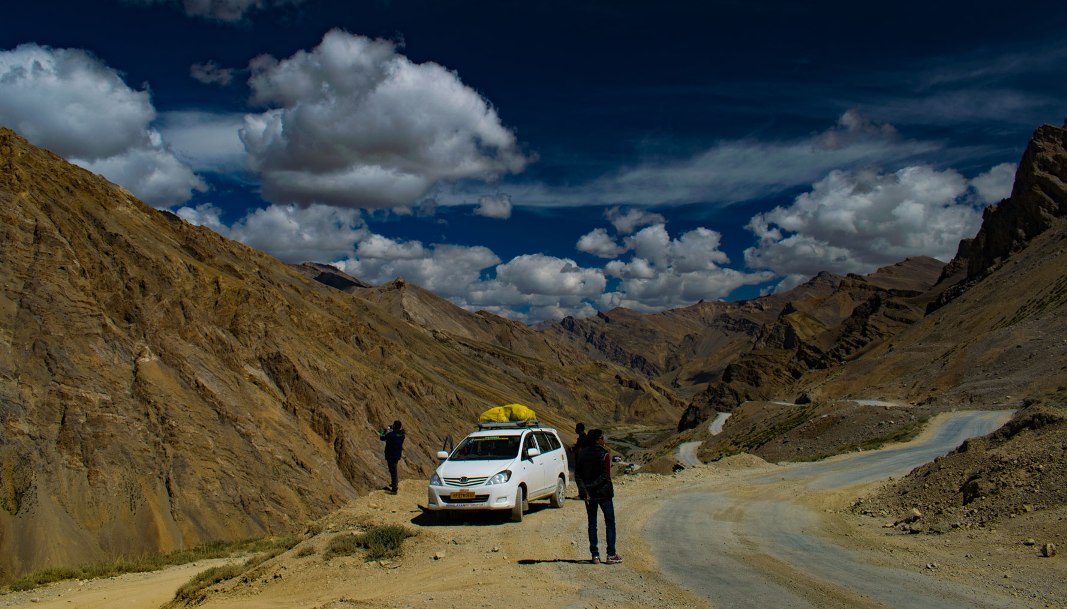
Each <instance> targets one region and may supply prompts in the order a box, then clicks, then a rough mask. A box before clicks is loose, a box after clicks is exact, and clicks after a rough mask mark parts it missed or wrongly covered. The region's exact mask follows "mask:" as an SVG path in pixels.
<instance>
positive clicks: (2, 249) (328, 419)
mask: <svg viewBox="0 0 1067 609" xmlns="http://www.w3.org/2000/svg"><path fill="white" fill-rule="evenodd" d="M304 271H305V273H308V272H310V274H312V275H313V276H317V275H319V274H321V273H322V272H327V274H328V275H329V278H328V279H329V280H330V281H331V282H332V285H333V286H334V287H329V286H327V285H323V284H321V283H318V282H316V281H313V280H312V278H309V277H308V276H306V275H305V274H303V273H301V272H298V271H297V270H295V269H293V268H292V267H290V266H288V265H285V264H282V263H280V262H279V261H277V260H275V259H274V258H271V257H269V256H267V255H265V254H262V253H260V252H257V251H255V250H253V249H251V248H248V247H245V246H243V245H241V244H239V243H235V242H232V241H228V240H226V239H223V238H222V237H220V236H219V235H217V234H215V233H213V232H211V231H209V230H207V229H205V228H200V227H195V226H192V225H189V224H187V223H185V222H184V221H182V220H180V219H179V218H177V217H176V216H174V215H173V214H168V213H166V212H160V211H158V210H154V209H152V208H150V207H147V206H145V205H144V204H142V203H141V202H139V201H137V200H136V199H135V198H134V197H132V196H131V195H130V194H129V193H127V192H126V191H124V190H122V189H120V188H118V187H116V186H114V185H113V184H110V183H108V182H107V181H106V180H104V179H102V178H100V177H98V176H95V175H93V174H91V173H89V172H87V171H85V170H83V169H81V168H78V167H75V166H73V165H70V164H68V163H67V162H65V161H64V160H62V159H61V158H59V157H57V156H55V155H53V154H51V153H49V152H47V151H43V150H40V149H38V148H35V147H33V146H31V145H29V144H28V143H27V142H26V141H25V140H23V139H21V138H19V137H18V136H16V135H15V134H14V133H12V132H11V131H9V130H2V129H0V582H2V581H6V580H10V579H12V578H14V577H15V576H17V575H18V574H21V573H24V572H26V571H29V570H33V569H37V568H42V567H45V566H50V565H72V564H82V563H87V562H90V561H96V560H104V559H109V558H114V557H116V556H120V555H136V554H140V553H143V552H154V551H160V550H171V549H176V548H179V547H187V546H191V545H194V544H198V543H203V542H207V541H213V540H218V539H230V540H232V539H238V538H245V537H250V536H256V535H262V534H266V533H275V532H283V531H286V530H289V529H292V528H295V527H298V526H301V525H302V524H303V523H304V522H305V521H306V520H307V519H310V518H313V517H317V516H319V515H321V514H322V513H324V512H326V511H328V510H330V509H332V508H334V507H336V506H339V505H341V504H343V503H345V502H346V501H347V500H349V499H350V498H352V497H354V496H356V495H357V494H358V493H361V492H363V491H365V490H366V489H369V488H377V487H380V486H381V484H382V483H383V482H384V481H385V480H386V475H387V474H386V472H385V466H384V463H383V461H382V456H381V452H382V447H381V443H380V441H379V440H378V437H377V433H376V429H377V428H379V427H380V426H381V425H382V424H383V423H384V422H386V421H392V420H394V419H398V418H399V419H401V420H403V422H404V425H405V427H406V428H407V429H408V443H407V445H406V446H405V449H406V450H405V461H404V462H403V464H402V465H401V470H402V475H403V476H404V477H413V478H417V477H428V476H429V474H430V472H431V471H432V468H433V467H434V465H435V463H436V461H435V459H434V457H433V454H434V453H435V452H436V451H437V450H438V449H439V448H440V443H441V441H442V438H443V437H444V436H445V435H448V434H451V435H453V436H454V437H455V436H458V435H461V434H463V433H466V432H467V431H469V429H470V427H471V424H472V421H474V420H476V416H477V414H478V413H479V412H481V411H482V410H484V409H485V408H486V407H489V406H493V405H497V404H500V403H507V402H521V403H526V404H528V405H530V406H532V407H534V408H535V409H536V410H537V411H538V413H539V414H540V415H541V416H542V417H544V418H546V419H548V420H550V421H552V422H555V423H557V424H561V425H562V424H565V423H568V422H570V421H573V420H575V419H576V418H578V417H581V418H582V419H583V420H586V421H595V420H606V419H609V418H615V417H619V418H621V419H628V418H630V417H642V418H646V419H647V420H660V421H663V422H666V421H673V420H676V418H677V416H678V413H679V412H680V407H679V406H678V401H677V399H671V396H670V391H669V390H667V389H665V388H663V387H652V386H649V385H648V383H645V382H643V381H644V380H643V379H641V380H642V383H643V384H642V383H638V384H637V388H636V389H635V388H634V387H633V386H631V384H629V383H622V382H620V381H619V379H623V380H626V381H630V380H632V379H634V378H635V375H634V374H633V373H632V372H630V371H628V370H625V369H623V368H621V367H619V366H616V365H612V364H609V363H604V362H594V361H592V360H590V359H589V358H588V357H587V356H585V355H583V354H582V353H581V352H580V351H578V350H576V349H573V348H569V347H566V346H562V345H553V344H551V343H549V342H547V341H546V339H545V337H544V336H542V335H540V334H539V333H537V332H535V331H533V330H531V329H529V328H526V327H525V326H522V325H521V324H515V323H514V322H509V321H507V320H503V319H501V318H496V317H494V316H486V315H474V314H470V313H466V312H464V311H462V310H460V309H458V308H457V307H454V306H453V305H451V304H450V303H447V302H446V301H443V300H441V299H431V298H429V297H428V296H426V295H425V294H420V293H418V292H417V291H415V290H413V289H411V288H410V286H407V287H406V286H399V287H397V286H389V287H385V288H382V289H374V288H369V287H362V286H361V285H360V284H359V283H358V280H354V279H352V280H351V281H350V280H348V279H345V278H344V277H342V276H340V275H338V274H335V273H333V272H332V271H330V270H329V269H325V268H314V267H312V268H306V269H304ZM344 289H352V290H354V291H355V292H358V293H359V295H360V296H357V295H353V294H349V293H346V292H345V291H342V290H344ZM438 326H439V327H438ZM620 404H621V405H622V406H620Z"/></svg>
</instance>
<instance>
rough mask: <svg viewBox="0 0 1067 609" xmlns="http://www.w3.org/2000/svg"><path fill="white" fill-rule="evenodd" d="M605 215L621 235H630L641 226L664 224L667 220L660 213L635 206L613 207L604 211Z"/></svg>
mask: <svg viewBox="0 0 1067 609" xmlns="http://www.w3.org/2000/svg"><path fill="white" fill-rule="evenodd" d="M604 216H605V217H606V218H607V219H608V222H611V225H612V226H614V227H615V230H616V231H618V232H619V234H620V235H628V234H630V233H632V232H634V231H635V230H637V228H638V227H641V226H648V225H649V224H663V223H664V222H666V220H665V219H664V218H663V216H662V215H660V214H657V213H654V212H650V211H646V210H643V209H637V208H634V207H631V208H628V209H623V208H621V207H612V208H610V209H608V211H606V212H605V213H604Z"/></svg>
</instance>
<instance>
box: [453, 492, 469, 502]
mask: <svg viewBox="0 0 1067 609" xmlns="http://www.w3.org/2000/svg"><path fill="white" fill-rule="evenodd" d="M448 498H449V499H451V500H453V501H470V500H471V499H474V491H452V494H451V495H449V496H448Z"/></svg>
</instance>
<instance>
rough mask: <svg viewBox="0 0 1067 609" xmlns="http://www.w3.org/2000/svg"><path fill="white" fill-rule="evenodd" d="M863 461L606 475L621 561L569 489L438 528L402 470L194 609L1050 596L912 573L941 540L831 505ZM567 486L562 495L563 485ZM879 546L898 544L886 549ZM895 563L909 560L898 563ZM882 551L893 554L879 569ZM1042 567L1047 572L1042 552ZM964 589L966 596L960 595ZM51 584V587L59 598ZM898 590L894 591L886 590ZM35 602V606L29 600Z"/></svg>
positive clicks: (748, 461) (53, 602) (990, 603)
mask: <svg viewBox="0 0 1067 609" xmlns="http://www.w3.org/2000/svg"><path fill="white" fill-rule="evenodd" d="M999 417H1000V415H993V417H992V418H990V419H985V422H984V423H982V422H979V423H977V425H978V427H967V426H961V427H955V424H954V423H952V421H954V420H956V419H954V418H953V417H951V416H949V417H948V419H947V420H948V421H949V422H948V423H947V424H941V423H943V421H942V422H939V423H938V424H935V425H934V426H933V429H935V430H939V429H940V430H946V429H956V431H955V432H953V433H950V434H948V435H941V436H939V435H937V434H936V433H928V434H926V435H924V437H923V438H921V439H920V441H917V442H915V443H914V444H913V446H912V447H911V448H910V449H907V450H906V451H904V453H900V452H897V450H898V449H897V448H893V449H890V450H887V451H880V454H881V455H882V457H881V459H883V460H888V461H889V462H891V463H892V464H891V465H889V466H888V467H889V470H887V471H888V473H899V472H902V471H906V469H907V468H909V467H910V461H909V460H908V459H910V458H914V459H918V458H920V455H923V456H922V457H921V458H923V459H926V458H929V457H928V456H926V455H925V454H924V453H921V452H918V451H920V450H922V447H927V448H931V449H932V445H931V441H934V442H935V443H937V442H941V443H947V444H944V445H943V446H941V447H940V448H938V449H937V450H938V451H945V450H948V449H949V448H950V447H951V446H950V445H952V443H953V442H955V441H956V440H957V439H958V438H959V437H960V436H959V434H963V435H968V434H973V433H981V432H982V431H983V430H985V429H987V426H992V425H996V424H997V422H998V421H999V420H1001V419H1000V418H999ZM967 420H970V421H972V422H973V421H975V419H973V418H968V419H967ZM937 438H940V439H937ZM874 455H875V453H861V454H854V455H847V456H844V457H838V458H835V459H831V460H828V461H825V462H822V463H817V464H794V465H784V466H779V465H771V464H768V463H766V462H764V461H762V460H760V459H759V458H757V457H753V456H749V455H741V456H737V457H731V458H729V459H724V460H722V461H720V462H717V463H712V464H707V465H700V466H696V467H692V468H688V469H686V470H684V471H682V472H679V473H677V474H674V475H669V476H659V475H644V474H637V475H631V476H623V477H622V478H620V479H618V480H617V481H616V482H617V484H616V512H617V514H618V518H619V545H618V547H619V551H620V552H621V553H622V554H623V556H624V558H625V562H624V563H623V564H621V565H593V564H590V563H589V562H588V558H589V554H588V549H587V542H586V534H585V509H584V504H583V503H582V502H580V501H577V500H575V499H569V500H568V501H566V503H565V505H564V507H563V509H551V508H549V507H548V506H547V505H546V504H537V503H535V504H533V510H532V511H531V513H529V514H528V515H527V518H526V519H525V520H524V521H523V522H521V523H511V522H508V521H507V518H506V515H501V516H497V515H484V514H483V515H472V516H469V517H467V518H460V519H457V520H454V521H452V522H450V523H448V524H446V525H443V526H437V525H435V524H434V521H433V519H431V518H429V517H427V515H425V514H423V513H422V510H421V509H420V508H419V504H420V503H424V502H425V500H426V494H425V493H426V483H425V481H422V480H405V481H403V482H402V483H401V489H400V494H399V495H396V496H392V495H387V494H385V493H382V492H375V493H371V494H369V495H367V496H365V497H361V498H359V499H357V500H356V501H353V502H352V503H350V504H349V505H348V506H346V507H345V508H343V509H341V510H339V511H337V512H335V513H333V514H331V515H330V516H328V517H326V518H323V519H322V520H320V521H319V522H317V523H316V525H315V528H316V529H317V530H320V532H318V533H317V534H315V535H313V536H310V537H308V538H307V539H305V540H304V541H302V542H301V543H300V544H299V545H297V546H296V547H294V548H293V549H292V550H290V551H289V552H286V553H285V554H283V555H281V556H279V557H277V558H275V559H272V560H270V561H267V562H266V563H263V564H262V565H261V566H259V567H257V568H256V569H255V570H254V571H251V572H249V573H246V574H245V575H244V576H242V577H240V578H237V579H235V580H231V581H228V582H224V583H221V584H218V585H215V586H213V587H212V588H210V589H209V590H208V591H207V593H206V595H205V597H204V598H203V599H202V602H201V603H200V604H199V605H197V607H199V608H202V609H253V608H255V609H260V608H271V607H277V608H283V607H284V608H286V609H356V608H358V609H386V608H389V609H393V608H421V607H434V608H438V609H448V608H451V607H455V608H463V609H476V608H486V609H489V608H493V609H496V608H499V607H522V608H523V609H592V608H593V607H611V608H612V609H638V608H641V609H645V608H647V607H656V608H657V609H659V608H678V609H680V608H687V609H688V608H695V609H701V608H715V609H722V608H729V607H753V606H760V607H776V608H779V607H830V608H835V607H842V608H843V607H861V608H866V607H949V608H953V607H964V606H966V607H983V608H985V607H1031V606H1035V607H1046V606H1049V605H1046V604H1044V603H1042V604H1032V603H1026V602H1021V601H1019V600H1018V599H1014V600H1012V599H1008V598H1005V597H1003V596H1002V595H1001V594H1000V593H1001V592H1002V591H1003V586H1001V587H1000V588H998V587H997V585H996V582H990V581H988V580H989V578H988V567H985V569H986V570H984V571H983V570H982V568H983V566H982V565H976V568H975V569H970V570H964V571H959V572H956V571H953V572H952V574H953V577H954V578H955V580H953V579H948V578H942V577H934V576H928V575H925V574H924V571H923V569H922V568H921V567H918V566H916V565H922V564H926V563H930V562H938V563H940V564H941V565H942V569H941V570H940V571H936V572H932V573H935V574H937V575H942V574H948V573H949V571H950V569H949V566H951V565H949V564H948V560H949V558H945V557H942V556H940V555H937V554H936V553H937V552H938V550H937V549H936V548H935V547H934V545H933V544H936V546H937V547H940V546H941V545H943V544H944V543H945V542H944V541H941V540H937V539H936V538H927V539H923V538H925V537H926V536H908V535H896V536H893V537H887V536H886V534H885V533H884V532H883V531H882V530H881V529H880V527H879V526H878V525H875V530H873V531H866V532H865V531H864V530H863V528H862V525H858V524H857V523H858V522H859V517H854V516H851V515H849V514H847V511H844V510H843V509H842V508H843V507H847V504H848V501H849V500H851V499H854V498H855V497H857V496H858V493H859V492H860V487H856V486H850V487H848V490H847V491H841V490H837V487H836V486H834V485H841V484H852V483H853V482H855V481H857V480H859V481H863V480H869V479H870V478H871V477H872V476H875V475H885V473H886V472H878V470H877V468H880V467H886V466H885V464H884V462H882V465H877V466H875V465H871V466H870V467H872V468H874V469H870V470H868V469H867V467H868V466H867V465H865V464H866V463H867V459H871V458H872V457H873V456H874ZM903 455H911V457H905V456H903ZM874 462H875V463H878V462H879V461H878V458H875V459H874ZM842 472H847V473H849V475H850V476H852V475H853V474H855V473H856V472H860V473H859V475H858V478H855V477H852V478H848V479H844V478H835V476H839V475H842V474H841V473H842ZM831 481H832V482H831ZM820 485H830V486H834V488H820ZM569 495H570V496H572V497H573V495H574V488H573V486H572V487H571V489H570V491H569ZM867 520H870V519H867ZM376 524H399V525H403V526H405V527H408V528H409V529H411V530H412V531H414V532H416V536H415V537H413V538H411V539H409V540H408V541H406V542H405V549H404V555H403V556H402V557H401V558H399V559H393V560H386V561H381V562H367V561H366V560H364V559H363V558H362V557H361V556H344V557H334V558H330V559H326V558H324V551H325V549H326V547H327V546H328V545H329V544H330V543H331V541H333V540H334V539H335V538H337V537H341V536H345V535H350V534H352V533H355V532H358V531H361V530H364V529H365V528H366V527H367V526H369V525H376ZM946 537H947V536H946ZM928 539H933V541H928ZM952 543H954V544H956V545H955V546H954V547H953V550H952V552H953V553H954V554H955V555H957V556H959V557H962V556H964V555H965V554H966V555H972V554H978V553H979V552H981V553H982V556H983V557H985V553H984V551H982V549H981V548H980V547H979V546H976V545H974V544H976V543H977V542H976V541H973V540H971V539H970V538H969V537H966V536H955V537H954V541H953V542H952ZM893 544H898V545H899V547H897V546H894V547H893V548H889V549H886V548H887V547H888V546H890V545H893ZM900 544H903V545H900ZM961 544H962V545H961ZM1020 547H1022V546H1020ZM976 548H978V549H976ZM893 551H895V552H896V553H892V552H893ZM931 556H934V557H933V558H932V557H931ZM887 557H888V559H887ZM902 557H905V558H906V562H907V563H908V568H905V569H902V568H901V563H900V562H899V560H898V559H900V558H902ZM892 560H897V562H896V563H895V564H890V563H891V562H892ZM960 560H963V559H962V558H961V559H960ZM1033 560H1038V559H1033ZM1042 564H1043V565H1048V566H1049V567H1054V564H1053V563H1052V562H1051V561H1050V562H1047V563H1042ZM195 570H196V569H194V568H189V569H188V570H186V571H183V572H181V573H180V574H175V573H174V572H167V571H164V572H161V573H159V574H145V575H142V576H137V579H135V580H131V579H127V578H116V579H114V580H106V581H102V582H93V583H91V584H88V583H87V584H85V585H84V586H80V587H79V586H78V585H77V584H73V583H72V584H61V586H66V587H65V588H54V589H53V588H50V589H45V590H40V591H33V592H29V593H19V594H10V595H3V596H0V607H5V606H6V607H42V606H52V607H60V606H63V607H90V608H96V607H100V608H103V607H105V606H106V607H109V608H114V609H156V608H157V607H158V606H159V603H160V598H164V597H167V596H168V595H169V591H171V590H173V589H174V588H175V587H176V584H177V583H178V582H177V579H181V578H184V577H185V576H186V575H189V576H191V574H192V573H193V572H194V571H195ZM178 575H180V577H178ZM1060 575H1061V573H1060V572H1059V571H1056V570H1055V569H1052V570H1051V571H1049V573H1048V575H1047V577H1046V580H1044V581H1060V582H1061V581H1062V580H1063V578H1062V577H1060ZM959 581H962V582H963V584H961V583H958V582H959ZM1011 581H1015V580H1011ZM964 584H966V585H964ZM969 586H971V587H974V588H975V589H976V590H978V591H976V592H971V591H970V587H969ZM53 590H62V596H61V597H60V596H56V595H55V594H53ZM79 590H86V591H87V592H86V593H82V592H79ZM90 590H91V593H90V592H89V591H90ZM898 591H904V594H903V595H900V596H898V594H897V592H898ZM149 593H151V594H152V595H151V596H150V595H149ZM105 596H106V600H107V601H108V602H107V604H106V605H105V604H101V603H102V602H103V601H102V600H101V599H103V598H104V597H105ZM1064 597H1065V598H1067V595H1064ZM33 598H37V599H38V602H36V603H34V602H31V601H32V599H33ZM1056 598H1059V597H1056ZM1051 606H1058V605H1055V604H1054V605H1051Z"/></svg>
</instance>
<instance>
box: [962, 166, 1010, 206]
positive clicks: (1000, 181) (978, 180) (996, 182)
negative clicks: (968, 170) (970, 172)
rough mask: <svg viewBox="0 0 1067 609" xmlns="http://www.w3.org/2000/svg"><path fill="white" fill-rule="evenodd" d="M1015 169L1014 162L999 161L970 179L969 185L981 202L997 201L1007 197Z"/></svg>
mask: <svg viewBox="0 0 1067 609" xmlns="http://www.w3.org/2000/svg"><path fill="white" fill-rule="evenodd" d="M1017 169H1018V166H1017V165H1015V163H1001V164H1000V165H997V166H996V167H993V168H992V169H990V170H989V171H987V172H985V173H983V174H980V175H978V176H976V177H975V178H974V179H972V180H971V186H972V187H974V190H975V192H976V193H977V194H978V199H979V200H980V201H981V202H983V203H998V202H1000V200H1001V199H1006V198H1008V196H1009V195H1011V187H1012V185H1013V184H1014V183H1015V171H1016V170H1017Z"/></svg>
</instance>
